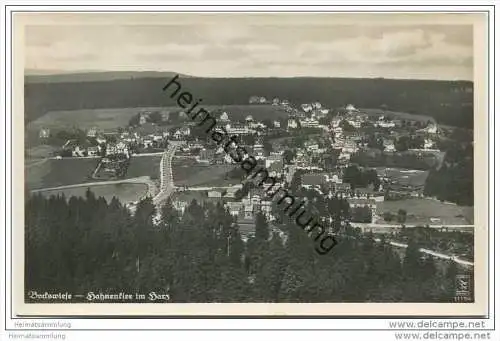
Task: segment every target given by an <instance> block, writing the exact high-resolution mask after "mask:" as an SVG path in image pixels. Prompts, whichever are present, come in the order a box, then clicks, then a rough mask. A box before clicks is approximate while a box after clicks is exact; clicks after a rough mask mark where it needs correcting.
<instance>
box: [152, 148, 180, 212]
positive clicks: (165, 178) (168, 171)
mask: <svg viewBox="0 0 500 341" xmlns="http://www.w3.org/2000/svg"><path fill="white" fill-rule="evenodd" d="M178 146H179V144H170V145H169V147H168V149H167V150H166V151H165V152H164V153H163V156H162V158H161V162H160V191H159V192H158V194H157V195H156V196H155V197H154V198H153V203H154V204H155V205H156V206H160V205H161V203H162V202H164V201H165V200H166V199H167V198H168V197H169V196H170V195H171V194H172V193H173V192H174V191H175V185H174V179H173V176H172V158H173V157H174V154H175V151H176V150H177V147H178Z"/></svg>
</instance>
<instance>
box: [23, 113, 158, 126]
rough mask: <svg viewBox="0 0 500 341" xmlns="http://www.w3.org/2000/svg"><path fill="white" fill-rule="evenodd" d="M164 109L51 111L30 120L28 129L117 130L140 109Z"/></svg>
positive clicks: (125, 124) (126, 123)
mask: <svg viewBox="0 0 500 341" xmlns="http://www.w3.org/2000/svg"><path fill="white" fill-rule="evenodd" d="M162 109H163V108H153V107H145V108H121V109H82V110H71V111H49V112H47V113H46V114H45V115H43V116H41V117H39V118H38V119H36V120H34V121H33V122H30V123H29V124H28V126H27V129H28V130H35V131H38V130H40V129H41V128H49V129H54V130H57V129H67V128H71V127H77V128H80V129H83V130H86V129H89V128H92V127H97V128H98V129H100V130H115V129H116V128H118V127H126V126H127V125H128V122H129V120H130V118H131V117H133V116H134V115H136V114H137V113H138V112H140V111H147V110H162Z"/></svg>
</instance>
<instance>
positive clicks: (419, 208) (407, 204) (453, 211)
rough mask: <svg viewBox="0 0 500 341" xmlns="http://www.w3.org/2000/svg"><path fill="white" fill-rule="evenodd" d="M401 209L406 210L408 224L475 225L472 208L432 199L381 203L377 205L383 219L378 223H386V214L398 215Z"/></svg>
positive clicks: (378, 212)
mask: <svg viewBox="0 0 500 341" xmlns="http://www.w3.org/2000/svg"><path fill="white" fill-rule="evenodd" d="M399 209H403V210H406V212H407V216H406V223H407V224H423V225H425V224H429V225H432V224H436V225H440V224H443V225H447V224H448V225H471V224H473V223H474V214H473V213H474V212H473V209H472V208H471V207H464V206H458V205H455V204H453V203H444V202H443V203H442V202H440V201H439V200H435V199H430V198H412V199H404V200H395V201H384V202H379V203H377V214H378V215H380V216H381V219H380V221H378V222H379V223H386V222H384V220H383V218H382V215H383V214H384V212H391V213H393V214H396V215H397V213H398V210H399ZM431 218H438V219H439V221H431ZM387 223H388V222H387Z"/></svg>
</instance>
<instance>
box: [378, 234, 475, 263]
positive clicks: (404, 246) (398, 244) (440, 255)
mask: <svg viewBox="0 0 500 341" xmlns="http://www.w3.org/2000/svg"><path fill="white" fill-rule="evenodd" d="M375 241H378V242H379V241H380V239H375ZM389 243H390V244H391V245H392V246H395V247H401V248H407V247H408V245H407V244H403V243H397V242H389ZM419 251H420V252H422V253H425V254H428V255H431V256H433V257H436V258H440V259H448V260H452V261H454V262H455V263H457V264H460V265H463V266H466V267H474V263H473V262H469V261H466V260H463V259H459V258H457V257H455V256H449V255H446V254H444V253H440V252H436V251H432V250H429V249H424V248H420V249H419Z"/></svg>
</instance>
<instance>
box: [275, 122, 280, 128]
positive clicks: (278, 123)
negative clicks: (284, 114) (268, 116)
mask: <svg viewBox="0 0 500 341" xmlns="http://www.w3.org/2000/svg"><path fill="white" fill-rule="evenodd" d="M273 127H274V128H280V127H281V123H280V121H273Z"/></svg>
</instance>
